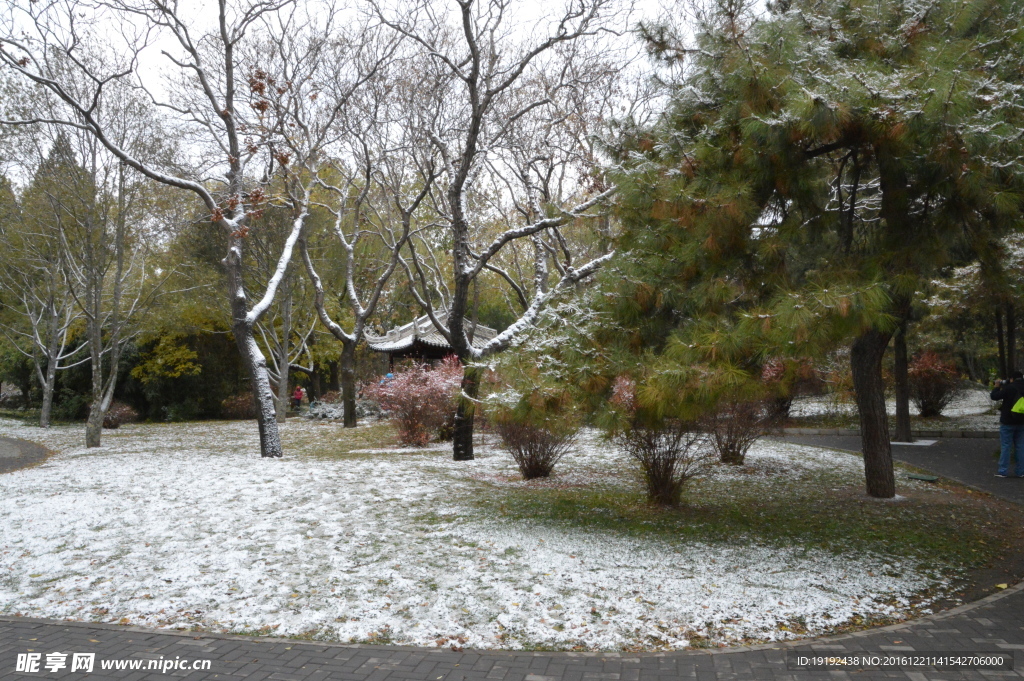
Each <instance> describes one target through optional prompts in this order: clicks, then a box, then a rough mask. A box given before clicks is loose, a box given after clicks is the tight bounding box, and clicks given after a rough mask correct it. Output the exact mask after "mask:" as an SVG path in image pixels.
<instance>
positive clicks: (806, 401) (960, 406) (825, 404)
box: [789, 390, 999, 429]
mask: <svg viewBox="0 0 1024 681" xmlns="http://www.w3.org/2000/svg"><path fill="white" fill-rule="evenodd" d="M988 395H989V393H988V391H987V390H969V391H967V392H966V393H964V395H963V396H961V397H960V398H959V399H957V400H955V401H953V403H952V404H950V405H949V406H948V407H946V409H944V410H943V412H942V415H943V416H945V417H950V418H954V419H957V420H970V421H971V422H972V423H973V422H974V420H975V419H974V418H973V417H981V418H979V419H976V420H977V421H978V424H979V425H980V424H982V423H987V421H985V420H984V419H985V418H987V417H989V416H991V412H992V408H993V405H998V404H999V403H998V402H992V401H991V400H990V399H989V398H988ZM885 405H886V408H887V410H888V412H889V415H890V416H895V415H896V401H895V400H891V399H890V400H886V402H885ZM830 410H831V411H832V412H833V413H834V414H836V415H844V414H850V415H852V414H856V413H857V406H856V405H855V404H853V402H840V403H838V404H836V403H833V402H830V400H829V399H828V398H826V397H801V398H797V399H796V400H793V406H792V408H791V409H790V412H789V413H790V416H792V417H794V418H800V417H806V416H824V415H827V414H828V413H829V411H830ZM910 413H911V415H916V414H917V411H916V409H915V408H914V404H913V402H911V404H910ZM989 420H992V419H989ZM992 423H993V424H995V425H993V426H992V428H993V429H995V427H996V426H998V425H999V418H998V416H996V417H995V419H994V420H992Z"/></svg>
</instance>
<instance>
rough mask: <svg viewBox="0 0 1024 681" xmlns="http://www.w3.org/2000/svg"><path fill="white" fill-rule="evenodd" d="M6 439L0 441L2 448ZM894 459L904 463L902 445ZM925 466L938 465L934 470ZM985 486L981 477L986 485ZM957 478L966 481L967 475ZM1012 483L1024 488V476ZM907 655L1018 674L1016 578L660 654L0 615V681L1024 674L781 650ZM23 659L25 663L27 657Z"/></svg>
mask: <svg viewBox="0 0 1024 681" xmlns="http://www.w3.org/2000/svg"><path fill="white" fill-rule="evenodd" d="M9 442H10V441H9V440H0V445H2V446H6V445H7V444H8V443H9ZM809 444H811V443H809ZM826 444H829V445H830V446H833V447H837V448H839V447H840V446H844V448H850V447H849V444H850V443H847V442H839V441H837V439H833V441H831V442H828V443H826ZM970 444H974V445H975V446H978V445H982V446H984V447H985V448H986V449H985V450H984V451H985V452H987V448H988V447H990V446H991V443H990V442H989V443H986V442H985V441H980V442H975V443H970ZM19 446H20V445H19ZM943 447H945V444H943ZM0 451H5V450H0ZM942 452H948V453H946V454H943V453H942ZM961 454H963V455H964V456H970V455H971V454H970V453H969V452H967V451H966V450H964V452H960V450H956V449H949V450H947V449H936V450H934V451H933V453H932V454H930V455H926V454H913V456H932V457H933V459H934V460H933V461H931V463H932V464H933V466H936V465H937V464H936V461H939V460H940V459H941V460H946V459H955V458H957V457H960V456H961ZM975 455H977V456H978V457H983V456H988V454H985V453H984V452H981V453H977V452H975ZM899 456H900V458H901V459H902V458H903V455H902V452H901V453H900V454H899ZM946 464H948V465H950V466H952V465H953V463H950V461H946ZM946 464H943V465H946ZM917 465H922V464H917ZM963 465H964V467H965V468H964V470H967V469H968V468H970V466H969V465H968V464H966V463H965V464H963ZM932 470H936V472H938V468H937V467H933V468H932ZM944 470H954V469H952V468H948V469H944ZM943 474H944V475H945V473H943ZM993 481H994V480H987V483H986V484H991V483H992V482H993ZM965 482H968V483H970V484H973V483H971V480H965ZM978 482H986V479H983V477H982V476H979V477H978ZM1001 482H1005V481H1001ZM1009 482H1016V483H1017V484H1021V485H1024V481H1009ZM0 548H2V547H0ZM0 584H2V582H0ZM915 651H916V652H950V651H976V652H989V653H996V654H1002V655H1008V656H1015V659H1014V662H1015V665H1016V667H1017V668H1018V669H1019V670H1024V584H1021V585H1017V586H1013V587H1011V588H1009V589H1007V590H1005V591H1002V592H1000V593H997V594H995V595H993V596H989V597H988V598H986V599H983V600H981V601H977V602H975V603H970V604H968V605H965V606H962V607H960V608H956V609H954V610H950V611H947V612H944V613H941V614H939V615H935V616H930V617H925V618H922V619H919V620H915V621H913V622H908V623H904V624H900V625H895V626H892V627H885V628H881V629H872V630H870V631H865V632H858V633H855V634H849V635H844V636H835V637H830V638H826V639H818V640H813V641H802V642H799V643H794V644H774V645H766V646H754V647H747V648H732V649H724V650H715V651H700V650H696V651H688V652H681V653H665V654H629V653H622V654H614V653H612V654H609V653H594V654H573V653H512V652H508V653H503V652H486V653H485V652H475V651H460V652H455V651H450V650H428V649H420V648H403V647H396V646H351V645H341V644H326V643H311V642H303V641H294V640H288V639H267V638H259V639H257V638H248V637H241V636H225V635H214V634H193V633H173V632H163V631H154V630H149V629H140V628H135V627H121V626H117V625H113V624H86V623H77V622H54V621H49V620H35V619H28V618H12V617H0V680H3V681H6V680H7V679H42V678H54V679H55V678H80V679H89V678H92V679H126V680H129V681H144V680H147V679H167V678H188V679H190V680H193V679H194V680H196V681H198V680H199V679H224V680H226V681H227V680H241V679H245V680H246V681H263V680H264V679H268V680H273V681H319V680H321V679H338V680H342V681H344V680H351V681H397V680H399V679H401V680H410V681H428V680H429V681H439V680H441V679H444V680H445V681H470V680H475V679H479V680H481V681H483V680H495V681H587V680H590V679H595V680H597V679H620V680H623V681H668V680H670V679H687V680H690V679H692V680H694V681H718V680H722V681H727V680H728V681H732V680H744V681H745V680H748V679H749V680H752V681H761V680H763V681H773V680H775V679H778V680H779V681H796V680H798V679H799V680H803V679H827V680H829V681H833V680H834V681H855V680H861V679H871V680H875V679H878V680H881V679H905V680H907V681H940V680H941V681H955V680H957V679H970V680H972V681H974V680H977V681H981V680H994V679H1002V678H1022V677H1024V673H1022V672H1021V671H1016V670H1015V671H1008V670H966V671H961V670H952V669H942V670H938V669H935V668H932V667H919V668H915V667H907V666H902V667H898V668H894V669H878V668H872V667H857V666H854V667H846V668H839V669H837V670H832V671H805V670H798V669H792V668H790V667H789V665H788V664H787V656H788V655H798V654H816V655H829V656H836V655H840V654H857V653H862V654H863V653H868V654H873V655H907V654H909V653H913V652H915ZM48 653H63V654H65V655H67V657H65V658H64V659H63V660H62V661H63V663H64V664H65V665H66V667H65V668H63V669H59V670H57V671H54V672H49V671H47V670H46V668H45V664H46V662H47V654H48ZM74 653H84V654H90V653H91V654H93V655H94V656H95V658H94V661H93V672H92V673H91V674H89V673H85V672H83V671H75V672H72V671H70V668H71V666H72V660H73V657H72V655H73V654H74ZM36 654H38V655H40V658H39V659H38V660H37V663H38V664H39V670H38V671H35V672H31V671H17V664H18V657H19V655H21V656H29V655H36ZM22 659H23V660H24V661H26V662H31V661H32V660H31V658H28V657H23V658H22ZM58 659H59V658H58ZM151 661H152V662H151ZM182 661H186V662H185V664H187V665H188V666H191V665H193V664H194V663H196V662H198V663H199V664H200V665H205V664H206V661H208V662H209V666H208V668H207V669H202V670H198V671H193V670H186V669H180V668H179V669H178V670H175V669H173V665H174V664H178V666H179V667H180V666H181V665H182ZM114 662H120V663H123V664H126V665H138V666H137V667H136V668H135V670H132V668H131V667H124V668H122V669H121V670H120V671H115V670H110V669H106V670H105V669H103V665H104V663H107V664H110V663H114ZM150 664H152V665H153V666H152V668H151V669H149V668H147V667H148V666H149V665H150ZM163 668H167V669H168V670H167V671H166V672H165V673H164V672H161V671H159V670H160V669H163Z"/></svg>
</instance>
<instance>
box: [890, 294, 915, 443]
mask: <svg viewBox="0 0 1024 681" xmlns="http://www.w3.org/2000/svg"><path fill="white" fill-rule="evenodd" d="M907 324H908V322H907V315H905V314H901V315H900V321H899V328H897V329H896V336H895V338H894V339H893V341H894V342H893V354H894V357H893V360H894V361H893V382H894V383H895V384H896V432H895V433H894V435H893V438H894V439H895V440H896V441H897V442H913V441H914V438H913V436H912V435H911V433H910V376H909V367H908V364H909V362H908V361H907Z"/></svg>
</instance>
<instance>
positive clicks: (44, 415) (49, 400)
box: [39, 360, 57, 428]
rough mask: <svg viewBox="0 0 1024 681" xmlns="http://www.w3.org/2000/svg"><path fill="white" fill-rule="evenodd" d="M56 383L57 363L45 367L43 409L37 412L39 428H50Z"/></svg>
mask: <svg viewBox="0 0 1024 681" xmlns="http://www.w3.org/2000/svg"><path fill="white" fill-rule="evenodd" d="M56 382H57V361H56V360H53V361H51V362H48V363H47V365H46V380H45V381H43V408H42V409H41V410H40V412H39V427H40V428H49V427H50V414H51V413H53V386H54V384H55V383H56Z"/></svg>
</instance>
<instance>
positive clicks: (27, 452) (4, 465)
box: [0, 437, 50, 678]
mask: <svg viewBox="0 0 1024 681" xmlns="http://www.w3.org/2000/svg"><path fill="white" fill-rule="evenodd" d="M49 455H50V451H49V450H48V449H46V448H45V447H41V446H40V445H37V444H36V443H34V442H29V441H27V440H17V439H15V438H12V437H0V473H9V472H11V471H15V470H18V469H19V468H27V467H28V466H34V465H35V464H37V463H42V462H43V461H44V460H45V459H46V457H48V456H49ZM0 678H2V677H0Z"/></svg>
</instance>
